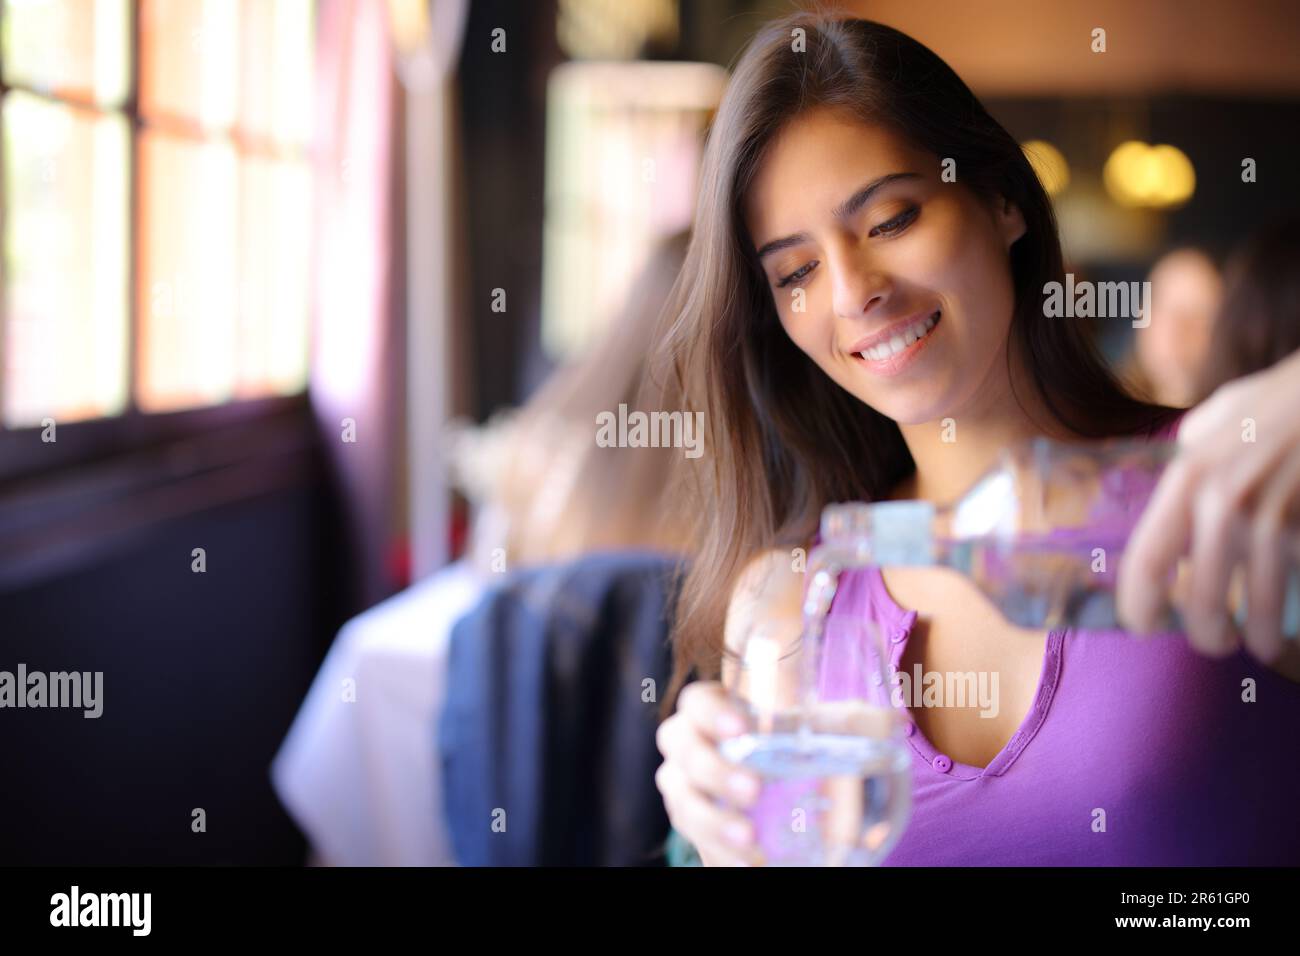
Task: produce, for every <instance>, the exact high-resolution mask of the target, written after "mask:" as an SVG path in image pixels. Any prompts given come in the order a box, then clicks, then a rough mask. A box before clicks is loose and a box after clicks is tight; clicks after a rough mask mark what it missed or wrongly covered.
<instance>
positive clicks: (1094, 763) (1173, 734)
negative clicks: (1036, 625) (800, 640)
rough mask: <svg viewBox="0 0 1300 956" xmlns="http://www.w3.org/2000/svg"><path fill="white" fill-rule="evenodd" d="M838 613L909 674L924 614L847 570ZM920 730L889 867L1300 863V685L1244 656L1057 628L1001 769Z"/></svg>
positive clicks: (870, 574) (997, 761)
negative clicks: (906, 658) (879, 636)
mask: <svg viewBox="0 0 1300 956" xmlns="http://www.w3.org/2000/svg"><path fill="white" fill-rule="evenodd" d="M1175 427H1176V426H1175ZM1170 435H1171V436H1172V429H1171V431H1170ZM831 613H832V615H834V616H839V615H851V616H856V617H867V618H869V619H871V620H873V621H875V622H876V623H877V624H878V625H879V626H880V628H881V630H882V633H883V634H884V635H885V639H886V640H887V641H889V642H890V644H891V648H890V650H891V656H892V663H893V665H894V666H895V667H897V666H898V665H899V662H900V660H901V658H902V656H903V653H904V651H905V650H906V648H907V641H908V638H909V636H910V635H911V633H912V629H913V626H914V625H915V622H916V612H915V611H912V610H906V609H904V608H902V607H900V606H899V605H898V604H897V603H896V602H895V601H894V599H893V598H892V597H891V596H890V595H889V593H888V591H887V590H886V588H885V582H884V579H883V577H882V576H881V574H880V571H879V570H878V569H875V568H869V569H862V570H855V571H850V572H846V573H845V574H844V575H843V577H841V579H840V586H839V589H838V592H837V594H836V598H835V601H834V604H833V605H832V609H831ZM1248 681H1253V686H1254V694H1253V696H1254V701H1253V702H1247V701H1246V700H1243V697H1248V696H1250V695H1248V694H1247V686H1248ZM906 729H907V730H908V734H907V737H906V742H907V745H908V747H909V749H910V751H911V758H912V784H913V790H912V801H913V803H912V817H911V820H910V822H909V823H908V825H907V828H906V829H905V831H904V832H903V835H902V837H901V838H900V839H899V842H898V843H897V845H896V846H895V847H894V849H893V850H892V851H891V852H890V854H889V855H888V856H887V857H886V858H885V860H884V865H886V866H1191V865H1197V866H1253V865H1266V864H1267V865H1292V866H1294V865H1297V864H1300V826H1298V825H1297V823H1296V814H1297V812H1298V811H1300V746H1297V737H1298V736H1300V685H1298V684H1295V683H1292V682H1291V681H1289V680H1287V679H1286V678H1283V677H1281V676H1279V675H1277V674H1275V673H1273V672H1272V671H1271V670H1269V669H1268V668H1267V667H1266V666H1265V665H1263V664H1261V663H1259V662H1258V661H1256V660H1255V659H1254V658H1252V657H1250V656H1249V655H1248V654H1246V653H1245V652H1244V651H1240V650H1239V651H1237V652H1236V653H1235V654H1234V655H1233V656H1231V657H1228V658H1224V659H1212V658H1209V657H1205V656H1202V655H1200V654H1198V653H1197V652H1196V651H1195V650H1193V649H1192V648H1191V646H1190V645H1189V644H1188V643H1187V639H1186V637H1185V636H1183V635H1181V634H1163V635H1155V636H1152V637H1149V638H1135V637H1133V636H1131V635H1129V634H1127V633H1125V632H1123V631H1118V630H1109V631H1084V630H1075V629H1071V628H1067V629H1064V630H1058V631H1053V632H1051V633H1050V634H1049V635H1048V638H1047V649H1046V653H1045V654H1044V656H1043V666H1042V672H1041V674H1040V676H1039V679H1038V693H1037V694H1036V695H1035V697H1034V700H1033V704H1032V705H1031V707H1030V710H1029V712H1028V713H1027V714H1026V715H1025V717H1024V719H1023V721H1022V722H1021V723H1020V726H1019V728H1018V729H1017V730H1016V732H1015V733H1014V734H1013V735H1012V737H1011V739H1010V740H1009V741H1008V742H1007V744H1006V746H1005V747H1003V749H1002V750H1001V752H1000V753H998V754H997V756H995V757H994V758H993V760H992V761H991V762H990V763H989V765H988V766H987V767H974V766H970V765H968V764H964V763H960V762H958V761H956V760H952V759H951V758H949V757H948V755H946V754H943V753H940V752H939V750H937V749H936V748H935V746H934V745H933V744H932V743H930V741H929V740H927V739H926V737H925V735H924V734H923V733H922V732H921V731H920V729H919V728H917V727H916V726H915V724H913V723H911V722H910V721H909V722H908V724H907V725H906ZM1099 810H1103V811H1105V813H1104V818H1103V817H1102V815H1101V814H1099V813H1098V812H1097V811H1099ZM1103 819H1104V830H1102V829H1101V821H1102V820H1103Z"/></svg>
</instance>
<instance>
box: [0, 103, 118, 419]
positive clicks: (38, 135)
mask: <svg viewBox="0 0 1300 956" xmlns="http://www.w3.org/2000/svg"><path fill="white" fill-rule="evenodd" d="M3 113H4V116H3V126H4V167H5V169H4V180H5V181H4V193H5V202H6V208H5V219H4V274H5V289H4V294H5V305H6V322H5V325H4V349H3V353H4V373H3V382H4V394H3V410H4V420H5V422H6V424H10V425H32V424H38V423H39V422H40V421H41V419H42V418H45V417H46V416H49V417H51V418H53V419H55V421H72V420H76V419H82V418H90V417H95V416H98V415H112V414H117V413H119V412H120V411H122V409H123V408H124V406H125V403H126V395H127V385H126V379H127V352H126V349H127V336H128V327H127V248H128V237H127V195H128V193H127V177H128V166H127V163H128V150H129V139H128V137H129V128H128V125H127V122H126V120H125V119H124V118H123V117H121V116H117V115H111V114H108V115H105V114H99V113H94V112H91V111H88V110H74V109H72V108H70V107H67V106H64V105H61V104H57V103H51V102H48V101H46V100H43V99H41V98H39V97H35V96H31V95H28V94H26V93H20V92H12V93H10V94H8V95H7V96H6V97H5V99H4V104H3Z"/></svg>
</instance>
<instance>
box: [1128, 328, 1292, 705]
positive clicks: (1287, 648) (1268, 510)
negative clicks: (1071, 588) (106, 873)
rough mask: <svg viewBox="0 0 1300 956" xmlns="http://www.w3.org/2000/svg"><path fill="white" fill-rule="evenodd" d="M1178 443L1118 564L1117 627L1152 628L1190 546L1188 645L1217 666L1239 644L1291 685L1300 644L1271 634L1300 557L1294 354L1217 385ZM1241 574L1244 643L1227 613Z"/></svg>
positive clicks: (1192, 414)
mask: <svg viewBox="0 0 1300 956" xmlns="http://www.w3.org/2000/svg"><path fill="white" fill-rule="evenodd" d="M1178 444H1179V454H1178V456H1177V458H1175V459H1174V461H1173V462H1172V463H1171V464H1170V466H1169V468H1168V470H1167V471H1166V473H1165V475H1164V476H1163V478H1162V479H1161V481H1160V484H1159V485H1158V486H1157V488H1156V492H1155V494H1154V496H1153V497H1152V499H1151V504H1150V506H1149V507H1148V508H1147V511H1146V513H1145V514H1144V515H1143V516H1142V520H1141V521H1140V522H1139V523H1138V526H1137V528H1136V530H1135V531H1134V534H1133V537H1132V539H1131V540H1130V542H1129V546H1128V549H1127V551H1126V552H1125V554H1124V558H1123V561H1122V567H1121V570H1120V574H1119V581H1118V596H1117V597H1118V602H1119V615H1120V619H1121V621H1122V622H1123V623H1124V624H1125V626H1126V627H1128V628H1129V629H1130V630H1133V631H1136V632H1139V633H1143V632H1149V631H1151V630H1154V629H1155V628H1156V627H1157V626H1158V620H1159V616H1160V613H1161V611H1162V605H1163V601H1164V594H1165V588H1164V582H1165V581H1166V580H1167V579H1168V575H1169V573H1170V571H1171V570H1172V569H1173V567H1174V565H1175V563H1176V562H1177V561H1178V559H1179V557H1180V556H1181V555H1182V554H1183V553H1184V552H1185V551H1186V550H1187V548H1188V545H1189V544H1190V547H1191V551H1190V573H1191V588H1190V597H1189V599H1188V606H1187V607H1186V608H1185V609H1184V615H1183V617H1184V620H1185V622H1186V626H1187V636H1188V639H1189V640H1190V642H1191V644H1192V646H1193V647H1195V648H1196V649H1197V650H1199V651H1201V652H1202V653H1205V654H1210V655H1213V656H1224V655H1227V654H1230V653H1232V652H1233V651H1234V650H1235V649H1236V648H1237V646H1238V645H1239V644H1240V643H1241V642H1242V641H1243V640H1244V643H1245V646H1246V648H1247V649H1248V650H1249V651H1250V652H1251V653H1252V654H1254V655H1255V656H1256V657H1258V658H1259V659H1260V660H1261V661H1264V662H1265V663H1267V664H1268V665H1269V666H1270V667H1272V668H1273V670H1275V671H1277V672H1278V673H1279V674H1282V675H1283V676H1284V677H1287V678H1289V679H1291V680H1295V681H1300V641H1296V640H1290V641H1288V640H1286V639H1285V638H1284V637H1283V635H1282V632H1281V621H1282V610H1283V601H1284V598H1285V593H1286V580H1287V578H1286V575H1287V572H1288V570H1289V568H1291V567H1293V566H1294V564H1295V562H1296V561H1297V559H1298V558H1300V554H1297V549H1296V541H1297V539H1300V352H1297V353H1295V354H1294V355H1291V356H1290V357H1288V358H1286V359H1283V360H1282V361H1281V362H1279V363H1278V364H1277V365H1274V366H1273V367H1272V368H1270V369H1266V370H1265V371H1263V372H1257V373H1255V374H1254V375H1248V376H1246V377H1245V378H1240V379H1237V380H1235V381H1232V382H1229V383H1228V384H1227V385H1224V386H1222V387H1220V388H1219V389H1218V390H1217V391H1216V392H1215V393H1214V394H1213V395H1211V396H1210V397H1209V398H1208V399H1206V400H1205V401H1204V402H1203V403H1202V404H1201V405H1199V406H1198V407H1196V408H1195V409H1193V410H1192V411H1191V412H1189V413H1188V414H1187V415H1186V417H1185V418H1184V419H1183V421H1182V425H1181V427H1180V428H1179V433H1178ZM1239 565H1240V566H1241V567H1242V568H1243V569H1244V570H1245V581H1246V591H1245V594H1246V600H1247V606H1248V607H1249V609H1250V615H1249V619H1248V621H1247V623H1246V628H1245V633H1244V634H1238V633H1237V631H1236V628H1235V627H1234V626H1233V623H1232V619H1231V616H1230V614H1229V612H1228V591H1229V585H1230V581H1231V579H1232V576H1233V573H1234V569H1236V568H1237V567H1238V566H1239Z"/></svg>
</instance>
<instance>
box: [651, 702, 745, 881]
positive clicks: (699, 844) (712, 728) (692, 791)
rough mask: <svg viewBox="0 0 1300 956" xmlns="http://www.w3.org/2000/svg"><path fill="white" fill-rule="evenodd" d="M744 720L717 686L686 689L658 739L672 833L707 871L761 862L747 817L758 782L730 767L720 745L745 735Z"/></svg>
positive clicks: (659, 776)
mask: <svg viewBox="0 0 1300 956" xmlns="http://www.w3.org/2000/svg"><path fill="white" fill-rule="evenodd" d="M744 729H745V724H744V719H743V717H742V716H741V714H740V712H739V711H737V710H736V708H735V707H734V706H733V705H732V704H731V702H730V701H729V700H728V698H727V694H726V692H725V691H724V690H723V688H722V685H721V684H720V683H718V682H717V681H697V682H696V683H694V684H688V685H687V686H686V687H685V689H683V690H682V693H681V697H680V698H679V699H678V703H677V712H676V713H675V714H673V716H671V717H669V718H668V719H667V720H665V721H664V722H663V723H662V724H660V725H659V731H658V734H657V735H656V737H655V739H656V742H657V743H658V745H659V752H660V753H661V754H663V757H664V762H663V763H662V764H661V765H660V767H659V770H658V771H657V772H656V773H655V785H656V786H658V788H659V792H660V793H661V794H663V798H664V806H665V807H667V809H668V819H669V820H670V821H672V825H673V828H674V829H675V830H676V831H677V832H678V833H680V834H681V835H682V836H684V837H685V838H686V839H687V840H689V841H690V842H691V843H693V844H694V845H695V849H696V850H697V851H698V852H699V854H700V859H701V860H702V861H703V862H704V865H705V866H754V865H758V864H761V863H762V858H761V856H760V854H759V853H758V849H757V847H756V846H755V844H754V828H753V825H752V824H751V823H750V822H749V820H748V819H746V818H745V816H744V814H743V812H741V811H743V810H744V809H745V808H747V807H749V806H751V805H752V804H753V802H754V800H755V799H756V798H757V797H758V777H757V776H756V775H755V774H754V773H752V772H750V771H748V770H744V769H742V768H740V767H738V766H735V765H733V764H730V763H728V762H727V761H725V760H724V759H723V758H722V755H721V754H720V753H719V752H718V743H719V741H721V740H724V739H726V738H727V737H734V736H736V735H737V734H740V733H743V732H744Z"/></svg>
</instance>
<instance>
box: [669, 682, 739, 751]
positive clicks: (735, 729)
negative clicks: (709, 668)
mask: <svg viewBox="0 0 1300 956" xmlns="http://www.w3.org/2000/svg"><path fill="white" fill-rule="evenodd" d="M677 713H678V714H680V715H681V716H683V717H685V718H686V719H687V720H688V721H690V723H691V724H692V725H693V726H694V727H695V728H696V730H697V731H698V732H699V733H700V734H702V735H703V736H705V737H706V738H708V739H710V740H724V739H726V738H727V737H735V736H737V735H738V734H742V733H744V732H745V729H746V724H745V716H744V715H743V714H742V713H741V712H740V710H739V709H738V708H737V707H736V706H735V705H734V704H733V703H732V702H731V700H730V699H729V698H728V697H727V692H726V690H724V689H723V687H722V685H721V684H720V683H718V682H717V681H696V682H695V683H694V684H687V685H686V687H685V688H684V689H683V690H682V693H681V696H680V697H679V698H678V702H677Z"/></svg>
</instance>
